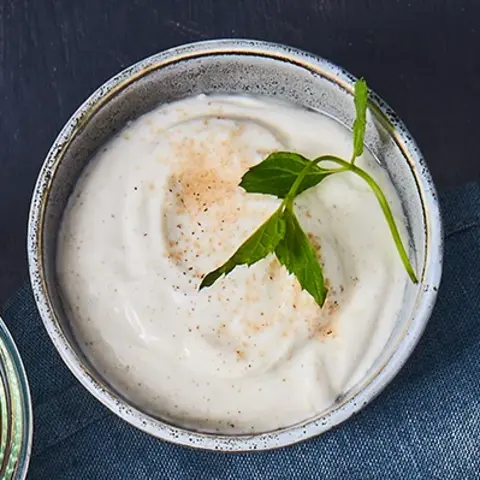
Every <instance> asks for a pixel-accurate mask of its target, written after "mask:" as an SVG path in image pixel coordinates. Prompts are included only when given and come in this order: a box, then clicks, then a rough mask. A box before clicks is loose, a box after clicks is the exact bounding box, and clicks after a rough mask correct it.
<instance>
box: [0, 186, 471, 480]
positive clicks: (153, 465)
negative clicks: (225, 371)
mask: <svg viewBox="0 0 480 480" xmlns="http://www.w3.org/2000/svg"><path fill="white" fill-rule="evenodd" d="M441 203H442V212H443V217H444V222H445V236H446V251H445V264H444V274H443V281H442V285H441V288H440V291H439V299H438V302H437V305H436V307H435V310H434V313H433V316H432V318H431V320H430V322H429V324H428V326H427V329H426V331H425V334H424V336H423V337H422V339H421V341H420V343H419V345H418V347H417V348H416V350H415V352H414V353H413V355H412V357H411V358H410V360H409V361H408V362H407V364H406V366H405V367H404V368H403V369H402V371H401V372H400V373H399V375H398V376H397V377H396V378H395V379H394V381H393V382H392V383H391V384H390V385H389V386H388V387H387V388H386V390H385V391H384V392H383V393H382V394H381V395H380V396H379V397H378V398H377V399H376V400H375V401H374V402H373V403H372V404H370V405H368V406H367V407H366V408H365V409H364V410H363V411H361V412H360V413H359V414H358V415H356V416H355V417H354V418H352V419H350V420H349V421H347V422H346V423H344V424H343V425H341V426H340V427H338V428H336V429H335V430H333V431H330V432H328V433H326V434H324V435H322V436H321V437H318V438H316V439H313V440H310V441H307V442H304V443H302V444H298V445H295V446H292V447H287V448H284V449H281V450H276V451H271V452H256V453H242V454H222V453H214V452H203V451H195V450H191V449H187V448H185V447H180V446H176V445H172V444H168V443H166V442H162V441H160V440H156V439H154V438H152V437H150V436H148V435H146V434H144V433H142V432H139V431H137V430H135V429H134V428H133V427H130V426H129V425H127V424H126V423H125V422H123V421H122V420H120V419H118V418H117V417H115V416H114V415H113V414H111V413H110V412H109V411H108V410H107V409H106V408H105V407H103V406H102V405H101V404H100V403H99V402H97V401H96V400H95V399H94V398H93V397H92V396H91V395H90V394H89V393H87V391H86V390H85V389H84V388H83V387H82V386H81V385H80V384H79V383H78V381H77V380H75V379H74V377H73V376H72V375H71V374H70V372H69V371H68V370H67V368H66V367H65V366H64V365H63V363H62V361H61V360H60V357H59V356H58V354H57V353H56V351H55V349H54V347H53V345H52V344H51V342H50V340H49V338H48V336H47V334H46V332H45V329H44V328H43V325H42V323H41V320H40V317H39V315H38V313H37V310H36V307H35V302H34V300H33V296H32V292H31V289H30V286H29V285H28V284H26V285H24V286H23V287H22V288H21V289H20V290H19V291H18V292H17V293H16V294H15V295H14V296H13V297H12V298H11V299H10V300H9V301H8V302H7V303H6V305H5V307H4V310H3V317H4V320H5V322H6V324H7V326H8V328H9V329H10V331H11V333H12V335H13V336H14V338H15V341H16V342H17V345H18V348H19V350H20V353H21V355H22V358H23V360H24V363H25V367H26V369H27V373H28V376H29V380H30V385H31V391H32V400H33V405H34V416H35V436H34V447H33V452H32V459H31V463H30V471H29V476H28V478H29V479H32V480H52V479H54V480H77V479H88V480H90V479H92V480H107V479H108V480H111V479H172V480H177V479H190V478H191V479H195V480H197V479H198V480H201V479H209V480H211V479H226V480H230V479H262V480H263V479H289V480H290V479H302V480H304V479H323V478H326V479H329V480H334V479H339V480H346V479H347V480H348V479H355V480H357V479H381V480H385V479H402V480H403V479H409V480H415V479H441V480H450V479H467V480H468V479H477V478H480V421H479V420H480V184H479V183H471V184H468V185H466V186H464V187H462V188H460V189H457V190H452V191H450V192H447V193H445V194H444V195H442V197H441Z"/></svg>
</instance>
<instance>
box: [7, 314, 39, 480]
mask: <svg viewBox="0 0 480 480" xmlns="http://www.w3.org/2000/svg"><path fill="white" fill-rule="evenodd" d="M32 433H33V419H32V403H31V399H30V390H29V388H28V381H27V376H26V374H25V369H24V367H23V363H22V360H21V358H20V355H19V353H18V350H17V347H16V346H15V343H14V341H13V339H12V336H11V335H10V333H9V331H8V330H7V327H6V326H5V324H4V323H3V321H2V319H1V318H0V479H2V480H13V479H14V480H22V479H24V478H26V476H27V469H28V463H29V460H30V452H31V449H32Z"/></svg>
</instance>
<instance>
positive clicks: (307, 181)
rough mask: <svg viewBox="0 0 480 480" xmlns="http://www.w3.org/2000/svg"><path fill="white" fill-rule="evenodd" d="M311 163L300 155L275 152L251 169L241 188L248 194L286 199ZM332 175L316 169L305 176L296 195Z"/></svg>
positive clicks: (244, 176) (245, 175)
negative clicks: (300, 175)
mask: <svg viewBox="0 0 480 480" xmlns="http://www.w3.org/2000/svg"><path fill="white" fill-rule="evenodd" d="M309 163H310V160H307V159H306V158H305V157H303V156H302V155H299V154H298V153H292V152H275V153H272V154H270V155H269V156H268V157H267V158H266V159H265V160H263V162H261V163H259V164H258V165H255V166H254V167H252V168H250V169H249V170H248V171H247V172H246V173H245V174H244V175H243V177H242V181H241V182H240V186H241V187H242V188H243V189H244V190H245V191H247V192H248V193H264V194H267V195H275V196H276V197H278V198H285V197H286V196H287V194H288V192H289V191H290V189H291V188H292V185H293V184H294V182H295V180H296V179H297V177H298V175H299V174H300V173H301V172H302V170H303V169H304V168H305V167H306V166H307V165H308V164H309ZM330 173H331V172H326V171H323V170H322V169H320V168H318V167H315V168H314V169H312V171H311V172H309V173H308V175H306V176H305V178H304V179H303V181H302V183H301V185H300V186H299V187H298V190H297V192H296V194H297V195H298V194H299V193H301V192H303V191H305V190H307V189H309V188H311V187H313V186H315V185H317V183H319V182H321V181H322V180H323V179H324V178H325V177H327V176H328V175H330Z"/></svg>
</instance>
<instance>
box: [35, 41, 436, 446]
mask: <svg viewBox="0 0 480 480" xmlns="http://www.w3.org/2000/svg"><path fill="white" fill-rule="evenodd" d="M222 54H223V55H224V54H237V55H246V56H249V55H250V56H255V57H259V56H260V57H268V58H270V59H276V60H278V61H281V62H289V63H292V64H294V65H298V66H301V67H303V68H306V69H308V70H310V71H313V72H316V73H319V74H321V75H322V76H324V77H326V78H328V79H329V80H331V81H333V82H335V83H337V84H338V85H340V86H341V87H342V88H344V89H346V90H347V91H349V92H351V93H352V92H353V85H354V82H355V77H353V76H352V75H351V74H349V73H348V72H346V71H345V70H343V69H342V68H340V67H338V66H336V65H334V64H332V63H330V62H329V61H327V60H324V59H322V58H320V57H317V56H315V55H312V54H309V53H307V52H303V51H300V50H297V49H294V48H291V47H288V46H284V45H279V44H273V43H268V42H263V41H256V40H245V39H222V40H209V41H205V42H198V43H192V44H188V45H182V46H179V47H176V48H172V49H170V50H167V51H164V52H162V53H158V54H156V55H153V56H151V57H149V58H146V59H144V60H142V61H140V62H138V63H136V64H134V65H132V66H130V67H128V68H126V69H125V70H123V71H122V72H121V73H119V74H117V75H116V76H114V77H113V78H111V79H110V80H108V81H107V82H106V83H105V84H104V85H102V86H101V87H100V88H99V89H98V90H96V91H95V92H94V93H93V94H92V95H91V96H90V97H89V98H88V99H87V100H86V101H85V102H84V103H83V104H82V105H81V106H80V107H79V109H78V110H77V111H76V112H75V113H74V114H73V116H72V117H71V118H70V119H69V120H68V122H67V123H66V125H65V127H64V128H63V129H62V131H61V132H60V134H59V135H58V137H57V139H56V140H55V142H54V144H53V146H52V147H51V149H50V151H49V153H48V155H47V157H46V159H45V162H44V164H43V166H42V169H41V171H40V174H39V177H38V180H37V183H36V186H35V190H34V194H33V198H32V203H31V209H30V217H29V225H28V238H27V249H28V261H29V271H30V279H31V283H32V287H33V292H34V296H35V300H36V303H37V307H38V309H39V312H40V315H41V317H42V320H43V323H44V325H45V327H46V329H47V332H48V334H49V336H50V338H51V339H52V341H53V343H54V345H55V347H56V348H57V350H58V352H59V353H60V356H61V357H62V359H63V361H64V362H65V364H66V365H67V366H68V367H69V369H70V370H71V371H72V373H73V374H74V375H75V376H76V377H77V379H78V380H79V381H80V382H81V383H82V384H83V385H84V386H85V387H86V388H87V389H88V390H89V391H90V393H92V394H93V395H94V396H95V397H96V398H97V399H98V400H99V401H100V402H102V403H103V404H104V405H105V406H107V407H108V408H109V409H110V410H111V411H112V412H114V413H115V414H117V415H118V416H119V417H121V418H123V419H124V420H126V421H127V422H129V423H130V424H131V425H133V426H135V427H137V428H139V429H140V430H143V431H145V432H147V433H149V434H151V435H153V436H155V437H158V438H161V439H164V440H167V441H171V442H173V443H177V444H181V445H185V446H189V447H195V448H202V449H207V450H221V451H250V450H265V449H272V448H278V447H282V446H286V445H290V444H294V443H297V442H299V441H302V440H306V439H308V438H311V437H314V436H317V435H320V434H321V433H324V432H326V431H327V430H330V429H331V428H333V427H335V426H337V425H339V424H340V423H342V422H344V421H345V420H346V419H348V418H349V417H351V416H352V415H353V414H355V413H357V412H358V411H359V410H360V409H361V408H363V407H364V406H365V405H366V404H367V403H369V402H370V401H372V399H374V398H375V397H376V396H377V395H378V394H379V393H380V392H381V391H382V390H383V388H384V387H385V386H386V385H387V384H388V383H389V382H390V381H391V380H392V379H393V377H394V376H395V375H396V374H397V372H398V371H399V370H400V369H401V367H402V366H403V364H404V363H405V361H406V360H407V359H408V357H409V356H410V354H411V352H412V351H413V349H414V347H415V346H416V344H417V342H418V340H419V339H420V337H421V335H422V333H423V330H424V328H425V326H426V323H427V321H428V319H429V317H430V314H431V311H432V308H433V306H434V304H435V300H436V296H437V289H438V285H439V283H440V278H441V272H442V263H443V228H442V222H441V216H440V208H439V202H438V200H437V193H436V190H435V187H434V185H433V182H432V179H431V176H430V173H429V171H428V168H427V166H426V164H425V162H424V160H423V157H422V155H421V153H420V150H419V149H418V147H417V145H416V144H415V141H414V140H413V138H412V137H411V135H410V134H409V132H408V130H407V129H406V128H405V126H404V125H403V123H402V122H401V121H400V119H399V118H398V117H397V116H396V115H395V113H394V112H393V110H392V109H391V108H390V107H389V106H388V105H387V104H386V103H385V102H384V101H383V100H381V99H380V98H379V97H378V96H377V95H375V94H373V93H372V96H371V107H373V108H375V109H376V110H377V112H376V113H377V114H378V115H380V117H382V118H383V120H384V121H385V122H386V125H387V126H389V127H390V128H389V130H390V134H391V136H392V138H393V139H394V141H395V142H396V144H397V146H398V147H399V148H400V149H401V151H402V153H403V154H404V158H405V160H406V161H407V162H408V163H409V164H410V169H411V171H412V174H413V176H414V179H415V182H416V185H417V191H418V194H419V195H420V198H421V202H422V215H423V218H424V223H425V227H426V231H425V235H426V245H425V262H424V268H423V271H422V275H421V283H420V288H421V289H422V291H423V294H422V295H418V300H417V303H416V306H415V309H414V316H413V318H412V319H411V321H410V324H409V327H408V328H406V329H404V332H403V335H402V337H401V339H400V340H399V343H398V346H397V348H396V349H395V351H394V353H393V354H392V356H391V357H390V358H389V359H388V361H387V362H386V363H385V364H384V365H382V366H381V367H379V369H378V370H377V371H376V372H375V374H374V375H372V378H371V380H370V381H369V382H368V383H366V384H365V385H363V388H362V389H361V390H360V391H358V393H356V394H355V395H353V396H351V397H350V398H348V399H345V400H344V401H343V403H340V404H339V405H338V406H335V408H334V409H332V410H331V411H329V412H328V413H326V414H324V415H321V416H319V417H317V418H315V419H310V420H307V421H305V422H303V423H299V424H296V425H294V426H291V427H286V428H283V429H280V430H277V431H274V432H268V433H261V434H253V435H220V434H209V433H200V432H195V431H191V430H187V429H185V428H180V427H177V426H173V425H169V424H168V423H166V422H164V421H161V420H158V419H155V418H152V417H151V416H149V415H147V414H144V413H142V412H141V411H139V410H137V409H136V408H133V407H132V406H130V405H129V404H128V403H127V402H126V401H124V400H122V399H120V398H118V397H117V396H116V395H115V393H114V392H112V391H110V390H109V388H108V387H107V386H106V385H103V384H102V383H101V382H99V381H98V380H97V379H95V378H94V377H93V376H92V375H91V374H90V372H89V371H88V369H87V368H86V367H85V366H84V365H83V364H82V361H81V360H80V358H79V356H78V355H77V353H76V351H75V349H74V348H73V347H72V345H71V344H70V343H69V342H68V340H67V338H66V337H65V335H64V334H63V332H62V328H61V326H60V322H59V321H58V319H57V316H56V313H55V311H54V308H53V306H52V302H51V299H50V297H49V292H48V285H47V283H46V276H45V274H44V265H43V254H42V249H43V245H42V242H43V223H44V213H45V207H46V203H47V201H48V196H49V190H50V187H51V184H52V178H53V176H54V175H55V171H56V168H57V166H58V164H59V162H60V161H61V159H62V157H63V156H64V154H65V152H66V150H67V149H68V147H69V145H70V144H71V142H72V139H73V138H74V137H75V135H76V134H77V133H78V132H79V131H80V130H81V129H82V128H83V127H84V126H85V125H86V124H87V123H88V121H89V119H90V118H91V117H92V116H93V115H94V114H95V113H96V112H97V111H98V110H99V109H100V108H102V106H103V105H104V104H105V103H107V102H108V101H109V99H110V98H112V97H113V95H115V94H117V93H118V92H119V91H121V90H123V89H124V88H125V87H127V86H128V85H129V84H131V83H132V82H134V81H136V80H138V79H139V78H141V77H143V76H144V75H146V74H148V73H149V72H151V71H153V70H156V69H159V68H162V67H164V66H166V65H168V64H172V63H178V62H180V61H182V60H187V59H192V58H198V57H202V56H205V55H209V56H211V55H222ZM393 124H395V125H396V127H393Z"/></svg>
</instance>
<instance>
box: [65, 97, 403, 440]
mask: <svg viewBox="0 0 480 480" xmlns="http://www.w3.org/2000/svg"><path fill="white" fill-rule="evenodd" d="M351 149H352V135H351V132H350V131H348V130H347V129H345V128H344V127H343V126H342V125H340V124H338V123H337V122H335V121H334V120H332V119H331V118H329V117H327V116H324V115H321V114H319V113H315V112H310V111H307V110H304V109H300V108H297V107H295V106H294V105H291V104H284V103H278V102H273V101H271V100H268V99H263V98H261V97H260V98H253V97H242V96H204V95H202V96H198V97H194V98H188V99H185V100H182V101H179V102H176V103H172V104H169V105H164V106H161V107H158V108H157V109H155V110H153V111H152V112H150V113H148V114H146V115H144V116H142V117H140V118H139V119H137V120H135V121H134V122H132V123H130V124H128V125H127V126H126V127H125V128H124V129H123V131H121V132H120V133H119V134H118V135H117V136H115V137H114V138H113V139H112V140H110V141H109V142H108V143H107V144H106V145H105V146H104V148H103V149H101V150H100V151H99V152H98V153H97V154H96V155H95V157H94V158H93V159H92V160H91V161H90V163H89V165H88V166H87V167H86V169H85V170H84V172H83V174H82V176H81V178H80V180H79V181H78V184H77V185H76V187H75V189H74V192H73V193H72V195H71V198H70V200H69V203H68V207H67V209H66V212H65V214H64V219H63V222H62V227H61V231H60V235H59V242H58V252H57V270H58V280H59V284H60V287H61V292H62V295H63V298H64V301H65V304H66V307H67V309H68V310H69V313H70V318H71V324H72V328H73V331H74V333H75V335H76V337H77V339H78V341H79V343H80V345H81V346H82V348H83V350H84V352H85V354H86V356H87V357H88V358H89V360H90V361H91V362H92V364H93V365H94V366H95V368H97V369H98V371H99V372H100V373H101V374H102V375H103V376H104V377H105V379H106V380H107V381H108V383H110V384H111V385H112V386H113V387H114V388H116V389H117V390H118V391H119V392H121V394H122V395H123V396H124V397H126V398H127V399H128V400H129V401H130V402H131V403H133V404H134V405H136V406H137V407H139V408H141V409H143V410H144V411H147V412H149V413H150V414H152V415H154V416H157V417H160V418H164V419H167V420H169V421H173V422H175V423H178V424H181V425H183V426H187V427H194V428H198V429H201V430H205V431H221V432H246V433H251V432H259V431H266V430H271V429H275V428H278V427H282V426H287V425H290V424H293V423H296V422H299V421H302V420H306V419H307V418H310V417H312V416H313V415H315V414H317V413H319V412H321V411H323V410H325V409H327V408H328V407H330V406H331V405H332V404H333V403H334V402H335V400H336V399H337V398H338V397H339V396H340V395H342V394H343V393H345V392H346V391H347V390H348V389H349V388H351V387H352V386H353V385H354V384H355V383H357V382H358V381H359V380H361V379H362V377H363V376H364V375H365V374H366V372H367V371H368V369H369V368H370V367H371V366H372V364H373V363H374V361H375V359H376V358H377V357H378V355H379V354H380V352H381V350H382V349H383V347H384V346H385V344H386V342H387V340H388V337H389V335H390V334H391V332H392V329H393V326H394V324H395V322H396V320H397V317H398V313H399V310H400V307H401V302H402V298H403V294H404V288H405V284H406V282H407V275H406V273H405V271H404V268H403V266H402V264H401V262H400V260H399V256H398V253H397V252H396V250H395V245H394V243H393V241H392V238H391V235H390V232H389V230H388V227H387V224H386V221H385V218H384V216H383V214H382V212H381V210H380V208H379V206H378V204H377V201H376V199H375V197H374V196H373V194H372V193H371V191H370V189H369V187H368V186H367V185H366V184H364V183H363V181H362V180H361V179H359V178H358V177H356V176H355V175H354V174H352V173H342V174H336V175H333V176H330V177H328V178H327V179H325V180H324V181H323V182H322V183H321V184H319V185H317V186H316V187H314V188H312V189H310V190H308V191H306V192H304V193H303V194H301V195H300V196H299V197H298V198H297V200H296V203H295V210H296V213H297V216H298V218H299V221H300V223H301V225H302V227H303V228H304V230H305V231H306V232H307V233H308V235H309V238H310V240H311V242H312V244H313V245H314V246H315V248H316V251H317V253H318V258H319V261H320V262H321V263H322V264H323V265H324V273H325V277H326V279H327V285H328V289H329V293H328V297H327V301H326V303H325V305H324V307H323V308H322V309H320V308H319V307H318V306H317V305H316V304H315V302H314V300H313V299H312V298H311V297H310V295H309V294H308V293H307V292H305V291H302V290H301V288H300V287H299V285H298V283H297V280H296V279H295V277H293V276H292V275H289V274H288V272H287V271H286V270H285V268H283V267H282V266H281V265H280V264H279V262H278V260H277V259H276V258H275V257H274V256H273V255H272V256H269V257H267V258H266V259H264V260H261V261H260V262H258V263H257V264H255V265H253V266H251V267H250V268H248V267H246V266H242V267H238V268H236V269H235V270H234V271H233V272H232V273H231V274H230V275H228V276H227V277H223V278H222V279H221V280H219V281H217V282H216V283H215V284H214V285H213V286H212V287H211V288H206V289H204V290H202V291H200V292H199V291H198V287H199V284H200V282H201V279H202V276H203V275H204V274H206V273H208V272H210V271H211V270H213V269H215V268H216V267H218V266H219V265H221V264H223V263H224V262H225V261H226V260H227V259H228V258H229V257H230V255H231V254H232V253H233V252H234V251H235V250H236V249H237V248H238V246H239V245H240V244H241V243H242V242H243V241H244V240H245V239H246V238H247V237H248V236H249V235H250V234H251V233H252V232H253V231H254V230H255V229H256V228H257V227H258V226H259V225H260V224H261V223H262V222H263V221H264V220H265V219H266V218H267V217H268V216H269V215H271V214H272V213H273V211H274V210H275V209H276V208H277V207H278V205H279V203H280V201H279V200H278V199H276V198H274V197H271V196H267V195H258V194H247V193H245V192H244V191H243V190H242V189H241V188H240V187H238V184H239V182H240V179H241V177H242V175H243V174H244V173H245V172H246V170H247V169H248V168H249V167H251V166H252V165H255V164H257V163H259V162H260V161H262V160H263V159H264V158H265V157H266V156H267V155H268V154H269V153H271V152H274V151H279V150H288V151H295V152H299V153H302V154H304V155H305V156H306V157H308V158H314V157H317V156H319V155H322V154H327V153H328V154H335V155H338V156H341V157H344V158H350V155H351ZM357 164H358V165H359V166H361V167H362V168H365V169H366V170H367V171H369V172H370V173H371V174H372V176H373V177H374V178H375V179H376V180H377V181H378V183H379V184H380V185H381V187H382V188H383V190H384V192H385V194H386V196H387V198H388V199H389V201H390V204H391V206H392V210H393V212H394V214H395V216H396V219H397V222H398V224H399V227H400V231H401V232H402V234H403V235H404V238H406V237H405V235H406V234H405V221H404V217H403V214H402V210H401V206H400V201H399V199H398V196H397V194H396V192H395V190H394V188H393V186H392V184H391V182H390V180H389V179H388V176H387V175H386V174H385V172H384V171H383V170H382V169H381V168H380V167H379V165H378V164H377V163H376V162H375V161H374V159H373V158H372V157H371V156H370V155H369V154H368V152H365V153H364V155H363V157H361V158H359V159H358V160H357Z"/></svg>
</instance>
